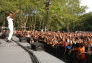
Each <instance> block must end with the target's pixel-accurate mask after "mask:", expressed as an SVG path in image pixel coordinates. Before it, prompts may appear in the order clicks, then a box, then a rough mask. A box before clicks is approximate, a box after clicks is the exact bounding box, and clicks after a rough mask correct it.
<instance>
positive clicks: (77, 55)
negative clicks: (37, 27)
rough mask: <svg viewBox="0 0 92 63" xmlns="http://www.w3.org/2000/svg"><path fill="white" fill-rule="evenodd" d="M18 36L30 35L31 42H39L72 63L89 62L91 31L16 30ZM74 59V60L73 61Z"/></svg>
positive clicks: (91, 49) (91, 45)
mask: <svg viewBox="0 0 92 63" xmlns="http://www.w3.org/2000/svg"><path fill="white" fill-rule="evenodd" d="M16 35H17V36H20V37H31V38H32V41H33V42H41V43H43V44H45V45H44V48H45V49H46V50H49V51H50V52H53V53H54V54H56V55H58V56H63V57H64V59H67V60H72V63H74V62H75V61H76V63H79V62H80V63H91V62H92V60H91V57H92V33H91V32H81V31H80V32H78V31H77V32H50V31H49V32H40V31H16ZM73 61H74V62H73Z"/></svg>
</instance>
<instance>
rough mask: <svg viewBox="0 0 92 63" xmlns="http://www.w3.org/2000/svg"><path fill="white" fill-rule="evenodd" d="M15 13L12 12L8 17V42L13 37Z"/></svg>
mask: <svg viewBox="0 0 92 63" xmlns="http://www.w3.org/2000/svg"><path fill="white" fill-rule="evenodd" d="M14 15H15V14H14V13H12V12H10V13H9V14H8V16H7V21H8V28H9V36H8V40H7V42H10V41H11V38H12V35H13V27H14V26H13V19H14Z"/></svg>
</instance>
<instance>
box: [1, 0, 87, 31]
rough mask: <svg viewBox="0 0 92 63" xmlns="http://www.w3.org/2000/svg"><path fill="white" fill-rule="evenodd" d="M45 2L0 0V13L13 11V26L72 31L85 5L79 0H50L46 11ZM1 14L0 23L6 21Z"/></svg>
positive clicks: (37, 0) (39, 0)
mask: <svg viewBox="0 0 92 63" xmlns="http://www.w3.org/2000/svg"><path fill="white" fill-rule="evenodd" d="M45 2H46V0H0V14H2V15H3V16H4V15H5V14H4V13H6V12H7V11H13V12H15V13H16V19H15V21H14V25H15V27H18V28H19V27H30V29H31V30H41V29H45V28H47V29H48V30H52V31H58V30H62V29H66V30H67V31H73V30H75V28H76V26H78V23H79V22H81V21H82V18H80V19H79V17H80V15H81V14H82V13H84V12H85V8H86V7H85V6H80V2H79V0H50V2H51V5H49V10H48V11H47V10H46V7H45V6H46V4H45ZM2 12H3V13H2ZM3 16H0V17H1V18H0V23H2V21H4V22H7V21H5V17H6V16H4V17H3ZM71 24H72V25H71ZM75 24H76V25H75Z"/></svg>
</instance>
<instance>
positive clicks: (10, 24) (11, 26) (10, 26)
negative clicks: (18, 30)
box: [7, 16, 13, 28]
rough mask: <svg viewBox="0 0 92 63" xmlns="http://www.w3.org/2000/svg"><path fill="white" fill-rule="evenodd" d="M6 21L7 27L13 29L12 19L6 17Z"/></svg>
mask: <svg viewBox="0 0 92 63" xmlns="http://www.w3.org/2000/svg"><path fill="white" fill-rule="evenodd" d="M7 21H8V27H9V28H13V19H12V18H11V17H10V16H8V17H7Z"/></svg>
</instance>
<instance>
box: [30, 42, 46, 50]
mask: <svg viewBox="0 0 92 63" xmlns="http://www.w3.org/2000/svg"><path fill="white" fill-rule="evenodd" d="M31 49H33V50H35V51H37V50H43V49H44V45H43V44H42V43H39V42H34V43H32V44H31Z"/></svg>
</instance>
